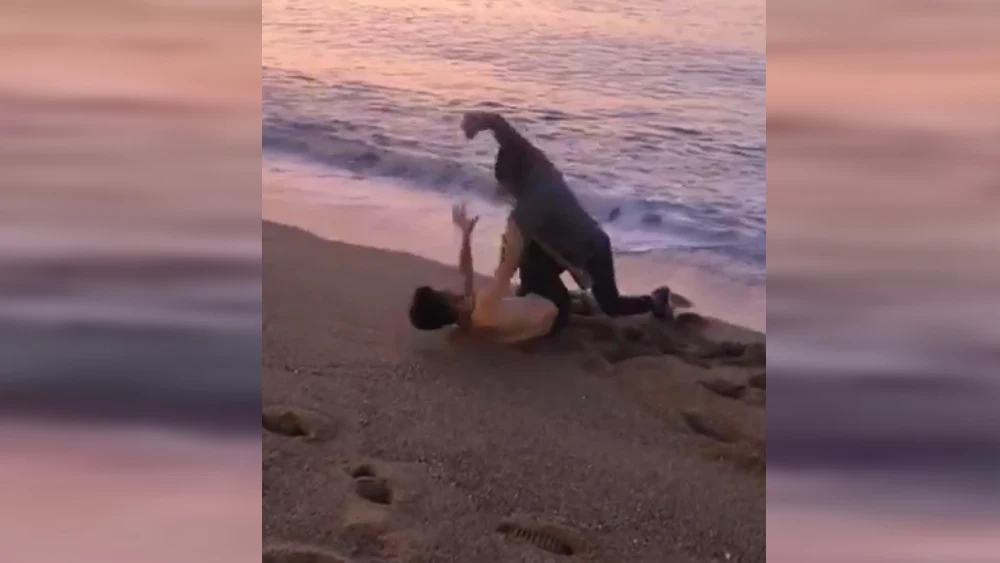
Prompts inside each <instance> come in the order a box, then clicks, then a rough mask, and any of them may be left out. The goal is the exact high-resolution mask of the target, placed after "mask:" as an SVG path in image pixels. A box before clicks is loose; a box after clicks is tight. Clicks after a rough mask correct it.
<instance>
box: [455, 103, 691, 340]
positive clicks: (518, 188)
mask: <svg viewBox="0 0 1000 563" xmlns="http://www.w3.org/2000/svg"><path fill="white" fill-rule="evenodd" d="M462 130H463V131H464V132H465V136H466V138H468V139H473V138H474V137H475V136H476V135H478V134H479V133H481V132H483V131H490V132H491V133H493V137H494V138H495V139H496V142H497V144H498V145H499V146H500V148H499V150H498V151H497V156H496V162H495V164H494V168H493V170H494V175H495V176H496V179H497V181H498V183H499V184H500V186H501V188H502V189H503V191H504V192H506V194H509V195H510V196H512V197H513V199H514V209H513V211H512V212H511V220H510V221H508V227H507V232H506V233H505V235H504V238H505V240H508V241H513V243H514V244H510V243H508V245H507V248H506V251H505V252H504V260H503V263H505V264H507V267H503V268H498V269H497V272H496V279H495V280H494V285H495V286H497V287H505V288H506V287H509V286H510V277H511V276H513V275H514V272H515V271H517V270H518V268H519V269H520V278H521V286H520V288H519V290H518V295H521V296H527V295H532V294H533V295H538V296H541V297H544V298H546V299H548V300H549V301H550V302H552V303H553V304H555V306H556V309H557V310H558V314H557V316H556V319H555V321H554V322H553V325H552V329H551V332H552V333H555V332H558V331H559V330H560V329H562V328H563V327H565V326H566V324H567V323H568V322H569V315H570V308H571V302H570V294H569V290H568V289H567V288H566V285H565V284H564V283H563V281H562V279H561V278H560V276H561V274H562V273H563V272H564V271H566V270H567V269H569V270H570V273H571V274H572V275H573V277H574V278H576V279H577V282H578V283H582V285H584V286H585V289H589V290H590V292H591V294H592V295H593V297H594V299H595V300H596V301H597V303H598V305H600V307H601V310H602V312H604V313H605V314H607V315H608V316H611V317H618V316H626V315H638V314H644V313H652V314H653V316H654V317H657V318H659V319H667V318H669V317H670V316H671V315H672V310H671V308H670V290H669V289H667V288H666V287H661V288H659V289H657V290H656V291H654V292H653V293H652V294H650V295H639V296H623V295H621V294H620V293H619V291H618V284H617V282H616V280H615V266H614V258H613V256H612V249H611V239H610V238H609V237H608V235H607V233H605V232H604V229H602V228H601V226H600V224H599V223H598V222H597V220H596V219H594V218H593V217H591V216H590V214H588V213H587V212H586V211H585V210H584V209H583V206H582V205H580V202H579V200H578V199H577V198H576V195H575V194H574V193H573V191H572V190H570V188H569V186H568V185H567V184H566V181H565V179H564V178H563V175H562V173H561V172H560V171H559V170H558V169H557V168H556V166H555V165H554V164H553V163H552V162H551V161H550V160H549V159H548V157H547V156H546V155H545V154H544V153H543V152H542V151H541V150H540V149H538V148H537V147H535V146H534V145H532V144H531V143H530V142H529V141H528V140H527V139H525V138H524V137H523V136H522V135H521V134H520V133H518V132H517V130H515V129H514V127H512V126H511V125H510V123H508V122H507V120H506V119H504V118H503V117H502V116H501V115H499V114H496V113H492V112H470V113H466V114H465V115H464V116H463V119H462ZM514 266H517V267H514ZM581 278H583V279H581Z"/></svg>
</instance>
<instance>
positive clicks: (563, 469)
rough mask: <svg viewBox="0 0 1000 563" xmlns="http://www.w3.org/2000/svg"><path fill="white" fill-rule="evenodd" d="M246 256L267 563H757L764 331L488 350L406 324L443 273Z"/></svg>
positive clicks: (672, 333) (314, 253)
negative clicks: (422, 292)
mask: <svg viewBox="0 0 1000 563" xmlns="http://www.w3.org/2000/svg"><path fill="white" fill-rule="evenodd" d="M263 254H264V266H263V279H264V313H263V358H262V363H263V366H262V370H263V389H264V391H263V393H264V395H263V403H264V413H263V417H262V420H263V429H262V448H263V452H262V456H263V461H262V463H263V467H262V481H263V482H262V497H263V512H264V514H263V536H264V546H263V549H264V556H263V558H264V560H265V561H271V562H273V563H283V562H291V561H299V560H301V559H299V557H303V555H302V554H301V553H302V552H313V553H319V552H322V553H326V554H328V556H329V557H328V559H321V560H323V561H370V560H375V561H412V562H416V561H427V562H429V561H476V562H483V563H487V562H491V561H548V560H572V559H578V560H581V561H608V562H618V561H632V562H637V563H670V562H678V563H680V562H706V563H707V562H711V561H741V562H758V561H761V562H763V561H764V560H765V553H766V550H765V541H766V535H765V529H766V523H765V509H766V488H765V479H764V470H765V468H764V464H765V461H764V449H765V412H764V403H765V402H766V391H765V390H764V389H762V388H758V387H766V383H765V382H764V377H765V376H763V375H762V374H763V372H764V366H763V365H762V363H763V362H764V361H765V358H764V357H763V356H762V355H755V353H757V352H762V351H763V335H761V334H759V333H754V332H751V331H747V330H743V329H740V328H738V327H733V326H729V325H723V324H721V323H718V322H714V321H710V323H709V326H707V327H704V328H701V329H697V330H696V329H693V328H687V329H683V330H682V329H680V328H678V327H668V326H664V325H661V324H659V323H655V321H652V320H651V319H647V318H636V319H631V320H629V322H627V323H625V325H624V326H625V331H624V332H625V335H626V337H627V340H626V341H623V342H614V341H613V340H609V338H608V335H606V334H602V331H600V330H598V331H592V330H590V329H587V328H573V329H572V330H571V331H569V333H568V334H567V335H566V337H565V338H562V339H560V340H559V341H558V342H553V343H547V344H545V345H542V346H534V347H529V348H522V349H518V350H500V349H496V348H491V347H485V346H481V345H474V344H470V343H462V342H456V341H454V340H452V339H450V338H449V337H448V335H447V334H446V332H441V333H417V332H415V331H413V330H412V329H411V328H410V327H409V325H408V323H407V322H406V317H405V311H406V306H407V303H408V299H409V297H410V294H411V292H412V291H413V288H414V287H415V286H417V285H421V284H430V285H442V286H443V285H454V284H455V282H456V278H457V274H456V272H455V271H454V269H453V268H451V267H448V266H445V265H442V264H438V263H435V262H432V261H429V260H425V259H422V258H418V257H415V256H411V255H407V254H402V253H394V252H389V251H384V250H376V249H370V248H363V247H359V246H351V245H346V244H342V243H336V242H330V241H327V240H323V239H320V238H318V237H316V236H314V235H312V234H309V233H307V232H305V231H302V230H299V229H296V228H293V227H286V226H281V225H277V224H273V223H266V222H265V224H264V226H263ZM696 310H697V309H696ZM724 340H729V341H733V342H736V341H742V342H743V343H751V342H756V343H757V345H752V346H749V347H746V346H742V345H738V344H730V345H729V346H722V347H720V346H718V343H719V342H721V341H724ZM665 352H666V353H665ZM741 354H742V355H741ZM755 375H756V376H759V379H754V383H755V384H756V385H758V387H753V386H748V385H747V383H748V379H749V378H750V377H751V376H755ZM725 395H731V396H725ZM734 397H735V398H734ZM560 555H562V556H563V557H559V556H560ZM567 555H568V556H571V557H572V559H565V556H567Z"/></svg>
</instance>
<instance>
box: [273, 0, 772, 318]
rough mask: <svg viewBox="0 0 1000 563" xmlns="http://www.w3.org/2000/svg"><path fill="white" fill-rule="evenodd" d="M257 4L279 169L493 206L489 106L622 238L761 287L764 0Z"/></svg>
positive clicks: (375, 204)
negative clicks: (480, 129)
mask: <svg viewBox="0 0 1000 563" xmlns="http://www.w3.org/2000/svg"><path fill="white" fill-rule="evenodd" d="M262 9H263V15H262V42H263V46H262V69H261V74H262V76H261V81H262V85H261V88H262V93H261V97H262V100H261V104H262V121H263V123H262V139H261V143H262V147H263V158H264V168H265V175H266V176H267V177H270V178H272V179H273V180H274V181H275V183H277V184H284V185H286V186H287V185H288V184H292V185H299V186H302V185H304V184H308V185H309V186H310V188H309V190H308V191H309V194H308V197H309V200H310V202H312V203H314V204H315V205H324V204H326V205H331V206H337V205H345V204H347V203H350V204H353V205H359V204H363V205H365V206H367V207H368V208H370V209H371V208H374V209H385V208H390V207H395V208H398V209H399V210H400V211H401V213H400V214H399V215H398V217H400V218H405V215H406V214H405V213H402V211H405V209H406V208H407V206H409V208H410V209H411V211H413V210H415V209H417V208H419V207H421V206H425V205H426V206H429V207H433V206H437V207H439V208H441V209H448V208H449V206H450V203H451V202H452V201H454V200H455V199H458V198H462V199H467V200H471V201H474V202H476V203H478V204H480V205H481V207H482V209H483V210H484V212H486V213H489V212H495V211H496V210H498V209H500V204H499V203H498V202H495V201H494V198H493V196H494V194H495V189H496V188H495V182H494V181H493V179H492V173H491V170H492V168H491V164H492V156H493V155H494V154H495V150H496V147H495V143H494V142H493V141H492V139H489V138H488V137H489V135H483V136H482V137H480V138H477V139H476V140H475V141H473V142H468V141H466V140H465V138H464V136H463V135H462V134H461V132H460V130H459V128H458V123H459V120H460V118H461V114H462V112H463V111H466V110H472V109H488V110H494V111H498V112H501V113H502V114H503V115H505V116H507V117H508V118H509V119H510V120H511V121H512V122H513V123H514V124H515V125H516V126H517V127H518V128H519V129H521V130H522V131H524V132H525V134H526V135H527V136H528V137H529V138H531V139H532V140H533V141H535V142H536V144H538V145H539V146H540V147H541V148H543V149H544V150H545V151H546V152H547V153H548V154H549V155H550V157H551V158H552V159H553V160H554V161H555V162H556V163H557V164H558V165H559V166H560V167H561V169H562V170H563V172H564V173H565V174H566V176H567V177H568V178H569V180H570V182H571V185H572V187H573V188H574V189H575V190H576V192H577V194H578V195H579V196H580V198H581V199H582V200H583V202H584V204H585V206H586V207H587V208H588V209H589V210H590V211H592V213H593V214H594V215H595V216H597V217H599V218H601V219H602V220H603V221H604V222H605V223H606V225H607V228H608V230H609V232H610V233H611V235H612V237H613V239H614V243H615V247H616V249H617V250H618V252H619V255H625V254H647V255H648V256H649V260H650V261H659V262H662V263H672V264H677V265H678V266H680V265H685V266H691V267H697V268H700V269H702V270H704V272H705V274H706V275H707V276H716V277H722V278H725V279H727V280H732V281H733V282H734V283H738V284H741V285H743V286H748V287H754V288H757V289H758V290H759V291H758V293H757V298H758V299H760V300H761V301H762V300H763V291H764V284H765V262H766V248H765V247H766V237H765V230H766V214H765V160H766V132H765V28H764V19H765V5H764V1H763V0H734V1H722V0H712V1H709V2H693V1H687V0H685V1H682V2H674V3H669V4H668V3H663V2H660V1H658V0H642V1H639V2H630V3H628V5H622V4H621V3H620V2H610V1H595V2H574V1H569V0H538V1H531V2H528V1H514V2H487V1H473V0H454V1H442V0H416V1H413V2H409V1H408V2H403V1H397V0H341V1H337V2H323V1H318V0H294V1H285V0H265V1H264V2H263V4H262ZM345 174H346V175H347V176H349V177H352V178H354V179H364V180H368V181H369V183H368V184H366V185H364V186H359V184H358V183H357V182H350V183H345V182H342V181H340V179H342V178H343V176H344V175H345ZM387 184H391V185H392V187H393V189H391V190H390V189H384V188H383V186H385V185H387ZM266 195H267V188H265V196H266ZM450 229H451V226H450V224H449V223H448V222H447V220H445V221H444V222H443V223H442V224H441V225H440V227H439V229H437V230H438V231H440V232H441V233H444V234H445V235H450ZM418 250H419V249H418ZM762 309H763V307H761V314H760V315H759V319H758V321H760V322H763V314H762Z"/></svg>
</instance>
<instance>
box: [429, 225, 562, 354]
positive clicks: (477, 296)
mask: <svg viewBox="0 0 1000 563" xmlns="http://www.w3.org/2000/svg"><path fill="white" fill-rule="evenodd" d="M452 221H453V222H454V223H455V226H456V227H458V229H459V230H460V231H461V233H462V246H461V250H460V251H459V257H458V268H459V271H460V272H461V274H462V282H463V284H462V285H463V288H462V289H463V291H462V292H461V293H456V292H452V291H447V290H436V289H433V288H430V287H427V286H423V287H419V288H417V290H416V291H415V292H414V294H413V300H412V302H411V304H410V323H411V324H413V326H414V327H415V328H417V329H420V330H437V329H439V328H443V327H445V326H450V325H458V327H459V328H460V329H461V330H463V331H465V332H468V333H469V334H471V335H474V336H477V337H479V338H483V339H486V340H491V341H494V342H497V343H500V344H513V343H515V342H523V341H525V340H531V339H534V338H537V337H540V336H545V335H546V334H549V333H551V332H552V331H553V326H554V323H555V322H556V319H557V318H558V316H559V309H558V308H557V307H556V305H555V303H553V302H552V301H551V300H549V299H547V298H546V297H544V296H541V295H537V294H534V293H527V294H525V295H520V296H515V295H511V294H510V281H511V278H512V277H513V275H514V272H516V271H517V268H518V263H517V262H516V259H517V256H516V254H517V253H518V252H519V251H517V252H512V250H515V251H516V249H517V248H519V247H521V246H522V245H523V241H521V240H520V239H519V238H517V237H518V236H519V235H518V232H517V230H516V229H515V230H512V231H509V233H508V238H507V239H506V240H505V241H504V245H505V248H506V250H505V251H504V252H503V257H502V258H501V261H500V265H499V267H498V268H497V271H496V276H495V277H494V280H493V283H492V284H490V286H489V287H488V288H486V289H485V290H483V291H476V288H475V273H474V271H473V268H472V250H471V241H472V231H473V230H474V229H475V228H476V223H477V222H478V221H479V217H473V218H470V217H469V216H468V214H467V212H466V210H465V206H464V205H459V206H455V207H454V209H453V210H452Z"/></svg>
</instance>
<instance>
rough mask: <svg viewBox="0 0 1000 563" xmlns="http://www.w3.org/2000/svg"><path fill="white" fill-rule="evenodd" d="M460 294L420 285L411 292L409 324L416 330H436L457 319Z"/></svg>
mask: <svg viewBox="0 0 1000 563" xmlns="http://www.w3.org/2000/svg"><path fill="white" fill-rule="evenodd" d="M460 301H461V296H459V295H455V294H453V293H451V292H448V291H438V290H436V289H434V288H432V287H428V286H426V285H425V286H421V287H418V288H417V289H416V291H414V292H413V299H412V301H411V302H410V324H412V325H413V328H416V329H418V330H437V329H439V328H444V327H446V326H448V325H453V324H455V323H456V322H457V321H458V303H459V302H460Z"/></svg>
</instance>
